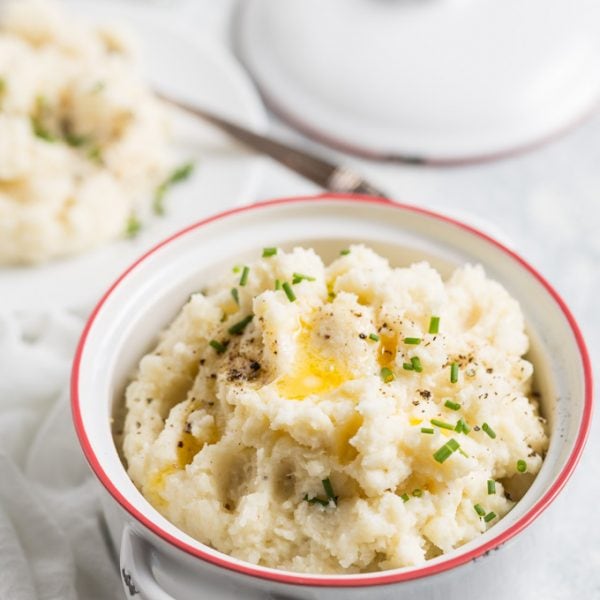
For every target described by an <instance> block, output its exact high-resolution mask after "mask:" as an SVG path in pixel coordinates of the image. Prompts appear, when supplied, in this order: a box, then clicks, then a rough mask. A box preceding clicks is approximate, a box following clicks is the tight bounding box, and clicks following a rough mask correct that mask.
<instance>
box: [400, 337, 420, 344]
mask: <svg viewBox="0 0 600 600" xmlns="http://www.w3.org/2000/svg"><path fill="white" fill-rule="evenodd" d="M403 341H404V343H405V344H410V345H411V346H417V345H418V344H420V343H421V338H416V337H407V338H404V340H403Z"/></svg>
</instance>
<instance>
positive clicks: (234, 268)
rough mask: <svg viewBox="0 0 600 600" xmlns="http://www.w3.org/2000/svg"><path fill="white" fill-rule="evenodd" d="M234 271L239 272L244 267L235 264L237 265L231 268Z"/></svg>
mask: <svg viewBox="0 0 600 600" xmlns="http://www.w3.org/2000/svg"><path fill="white" fill-rule="evenodd" d="M231 270H232V271H233V272H234V273H239V272H240V271H241V270H242V267H240V265H235V267H233V269H231Z"/></svg>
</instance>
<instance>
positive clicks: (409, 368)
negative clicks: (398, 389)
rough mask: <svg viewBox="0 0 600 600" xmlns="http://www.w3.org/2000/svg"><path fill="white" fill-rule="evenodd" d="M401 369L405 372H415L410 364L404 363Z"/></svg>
mask: <svg viewBox="0 0 600 600" xmlns="http://www.w3.org/2000/svg"><path fill="white" fill-rule="evenodd" d="M402 368H403V369H404V370H405V371H414V370H415V368H414V367H413V365H412V363H404V364H403V365H402Z"/></svg>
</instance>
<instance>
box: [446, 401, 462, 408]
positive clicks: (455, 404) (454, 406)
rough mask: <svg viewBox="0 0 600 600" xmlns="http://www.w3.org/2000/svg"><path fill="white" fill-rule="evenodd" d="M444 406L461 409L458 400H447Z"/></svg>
mask: <svg viewBox="0 0 600 600" xmlns="http://www.w3.org/2000/svg"><path fill="white" fill-rule="evenodd" d="M444 406H445V407H446V408H449V409H450V410H460V404H459V403H458V402H452V400H446V402H444Z"/></svg>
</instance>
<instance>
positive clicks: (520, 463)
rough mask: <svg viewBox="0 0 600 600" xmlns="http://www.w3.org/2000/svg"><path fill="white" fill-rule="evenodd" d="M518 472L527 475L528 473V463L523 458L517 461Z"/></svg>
mask: <svg viewBox="0 0 600 600" xmlns="http://www.w3.org/2000/svg"><path fill="white" fill-rule="evenodd" d="M517 471H519V473H525V471H527V463H526V462H525V461H524V460H523V459H522V458H521V459H519V460H518V461H517Z"/></svg>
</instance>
